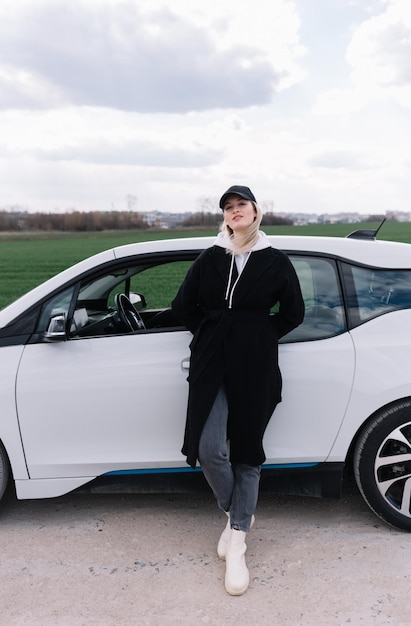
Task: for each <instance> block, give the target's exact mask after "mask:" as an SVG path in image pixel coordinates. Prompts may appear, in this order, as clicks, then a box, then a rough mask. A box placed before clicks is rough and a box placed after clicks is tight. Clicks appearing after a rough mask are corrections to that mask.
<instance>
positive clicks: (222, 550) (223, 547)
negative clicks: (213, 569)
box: [217, 511, 231, 561]
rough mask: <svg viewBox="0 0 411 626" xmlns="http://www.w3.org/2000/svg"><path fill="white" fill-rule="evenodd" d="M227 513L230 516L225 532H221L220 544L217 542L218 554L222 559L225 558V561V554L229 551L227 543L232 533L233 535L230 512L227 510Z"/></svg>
mask: <svg viewBox="0 0 411 626" xmlns="http://www.w3.org/2000/svg"><path fill="white" fill-rule="evenodd" d="M225 514H226V515H227V517H228V520H227V524H226V527H225V528H224V530H223V532H222V533H221V536H220V539H219V540H218V544H217V554H218V556H219V557H220V559H223V561H224V559H225V555H226V552H227V544H228V542H229V540H230V535H231V526H230V513H228V512H227V511H226V512H225Z"/></svg>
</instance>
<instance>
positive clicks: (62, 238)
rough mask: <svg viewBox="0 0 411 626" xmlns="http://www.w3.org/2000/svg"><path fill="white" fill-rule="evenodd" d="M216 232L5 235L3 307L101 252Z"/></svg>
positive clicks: (389, 236)
mask: <svg viewBox="0 0 411 626" xmlns="http://www.w3.org/2000/svg"><path fill="white" fill-rule="evenodd" d="M376 226H377V224H375V223H372V224H355V225H354V224H330V225H312V226H269V227H265V228H264V231H265V232H266V233H267V234H270V235H299V236H308V235H317V236H324V237H326V236H334V237H345V236H346V235H347V234H349V233H350V232H352V231H353V230H355V229H358V228H376ZM215 234H216V230H215V229H212V230H190V229H184V230H174V229H173V230H149V231H146V230H144V231H112V232H99V233H53V234H46V233H39V234H26V233H21V234H4V233H0V272H1V273H0V276H1V283H0V308H2V307H4V306H6V305H7V304H9V303H10V302H12V301H13V300H15V299H16V298H18V297H19V296H20V295H22V294H24V293H25V292H26V291H28V290H29V289H32V288H33V287H35V286H36V285H38V284H40V283H41V282H43V281H44V280H46V279H47V278H50V277H51V276H53V275H54V274H56V273H57V272H60V271H61V270H63V269H65V268H67V267H69V266H70V265H73V264H74V263H77V262H78V261H81V260H82V259H85V258H87V257H88V256H91V255H92V254H96V253H97V252H101V251H102V250H105V249H107V248H112V247H114V246H119V245H123V244H127V243H133V242H139V241H149V240H152V239H169V238H173V237H196V236H207V235H215ZM378 239H386V240H389V241H402V242H406V243H411V223H399V222H387V223H386V224H384V225H383V227H382V229H381V231H380V232H379V235H378Z"/></svg>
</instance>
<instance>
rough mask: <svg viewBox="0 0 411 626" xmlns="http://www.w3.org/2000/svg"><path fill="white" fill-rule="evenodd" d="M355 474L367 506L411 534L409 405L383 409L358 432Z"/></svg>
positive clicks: (400, 404)
mask: <svg viewBox="0 0 411 626" xmlns="http://www.w3.org/2000/svg"><path fill="white" fill-rule="evenodd" d="M354 474H355V479H356V481H357V485H358V487H359V490H360V492H361V493H362V495H363V497H364V500H365V501H366V502H367V504H368V506H369V507H370V508H371V509H372V510H373V511H374V512H375V513H376V514H377V515H378V516H379V517H380V518H381V519H383V520H384V521H385V522H387V523H388V524H391V525H392V526H395V527H396V528H400V529H402V530H408V531H411V402H410V401H404V402H401V403H398V404H396V405H393V406H391V407H390V408H388V409H385V410H384V411H382V412H381V413H379V414H378V416H377V417H376V418H375V419H373V420H372V421H371V422H369V423H368V424H367V425H366V427H365V428H364V430H363V431H362V432H361V433H360V436H359V439H358V441H357V445H356V447H355V451H354Z"/></svg>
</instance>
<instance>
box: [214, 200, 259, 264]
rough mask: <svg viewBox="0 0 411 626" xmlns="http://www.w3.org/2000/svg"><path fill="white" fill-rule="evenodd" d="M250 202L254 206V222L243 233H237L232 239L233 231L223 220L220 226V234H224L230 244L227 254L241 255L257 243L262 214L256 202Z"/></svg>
mask: <svg viewBox="0 0 411 626" xmlns="http://www.w3.org/2000/svg"><path fill="white" fill-rule="evenodd" d="M250 202H251V204H252V205H253V206H254V210H255V218H254V222H253V223H252V224H250V226H249V227H248V228H247V229H246V230H244V232H241V233H237V234H236V236H235V237H234V231H233V230H232V228H230V227H229V226H228V224H227V223H226V222H225V220H224V222H222V224H221V225H220V230H221V232H222V233H226V234H227V235H228V236H229V237H230V239H231V242H232V247H231V248H227V250H226V251H227V253H228V254H242V253H243V252H248V251H249V250H251V248H252V247H253V246H254V245H255V244H256V243H257V241H258V232H259V230H260V224H261V220H262V219H263V213H262V211H261V209H260V207H259V206H258V204H257V203H256V202H253V201H252V200H250Z"/></svg>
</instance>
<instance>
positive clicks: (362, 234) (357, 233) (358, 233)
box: [346, 217, 387, 240]
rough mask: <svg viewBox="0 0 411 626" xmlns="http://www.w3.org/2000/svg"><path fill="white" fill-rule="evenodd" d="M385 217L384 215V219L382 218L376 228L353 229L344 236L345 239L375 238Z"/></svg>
mask: <svg viewBox="0 0 411 626" xmlns="http://www.w3.org/2000/svg"><path fill="white" fill-rule="evenodd" d="M386 219H387V218H386V217H384V219H383V220H382V222H381V224H380V225H379V226H378V228H377V229H376V230H367V229H364V230H354V231H353V232H352V233H350V234H349V235H347V236H346V238H347V239H371V240H375V239H376V237H377V234H378V232H379V230H380V228H381V226H382V225H383V224H384V222H385V220H386Z"/></svg>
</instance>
